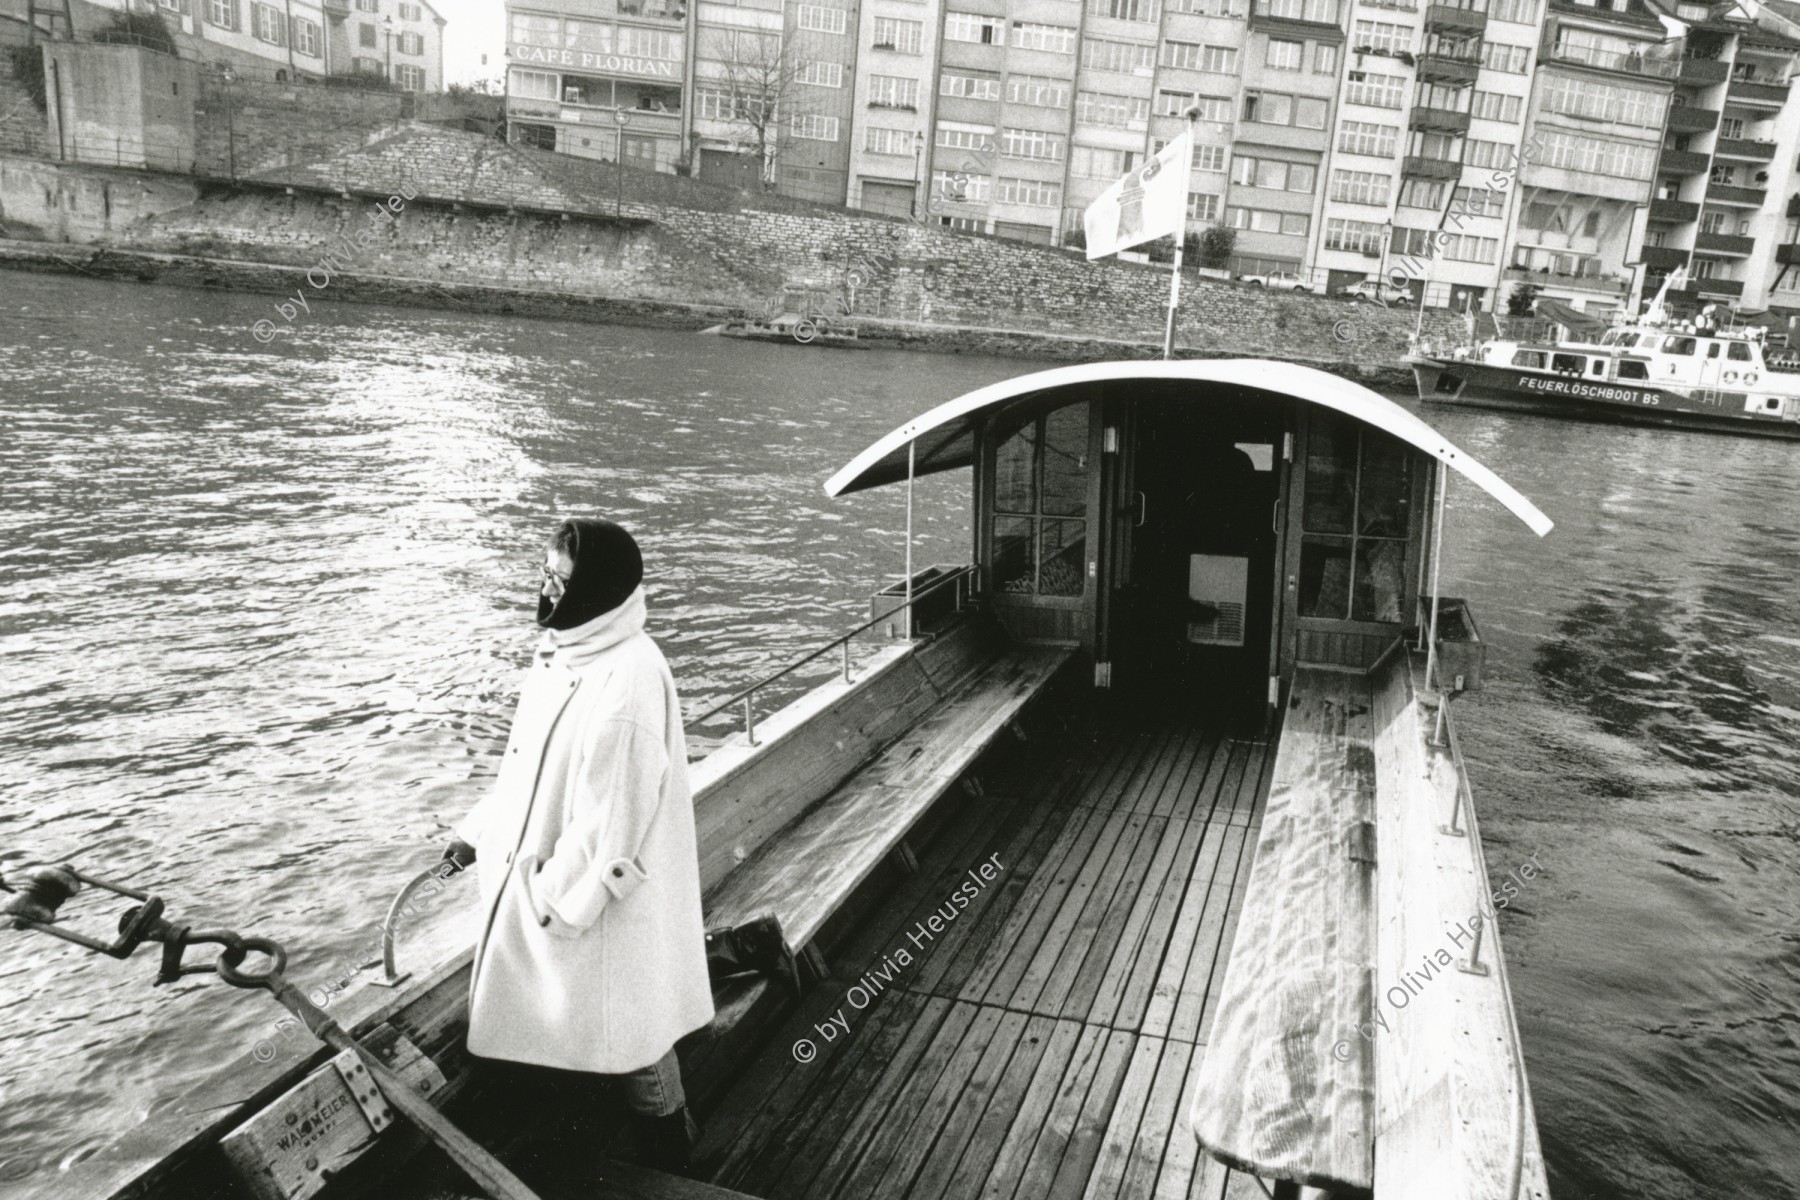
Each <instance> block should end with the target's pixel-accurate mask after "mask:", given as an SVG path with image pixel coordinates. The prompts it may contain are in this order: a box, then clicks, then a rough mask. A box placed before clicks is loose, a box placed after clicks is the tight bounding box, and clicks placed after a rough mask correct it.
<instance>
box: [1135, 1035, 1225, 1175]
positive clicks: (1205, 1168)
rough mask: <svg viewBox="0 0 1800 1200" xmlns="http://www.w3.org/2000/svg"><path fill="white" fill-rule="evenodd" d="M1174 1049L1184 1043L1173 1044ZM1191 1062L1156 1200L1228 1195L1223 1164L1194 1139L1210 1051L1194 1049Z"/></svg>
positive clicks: (1203, 1047)
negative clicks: (1196, 1111)
mask: <svg viewBox="0 0 1800 1200" xmlns="http://www.w3.org/2000/svg"><path fill="white" fill-rule="evenodd" d="M1170 1044H1171V1045H1181V1044H1182V1043H1178V1042H1172V1043H1170ZM1192 1049H1193V1053H1192V1057H1190V1058H1189V1059H1188V1069H1187V1078H1186V1079H1184V1080H1182V1085H1181V1104H1180V1106H1179V1107H1178V1108H1177V1109H1176V1110H1175V1114H1176V1115H1175V1130H1174V1132H1172V1133H1171V1134H1170V1135H1169V1149H1168V1153H1167V1154H1165V1155H1164V1157H1163V1165H1162V1171H1161V1172H1160V1173H1159V1174H1158V1175H1157V1177H1156V1191H1155V1192H1154V1193H1153V1200H1195V1198H1198V1197H1204V1198H1205V1200H1220V1198H1221V1197H1222V1196H1223V1195H1224V1194H1225V1176H1226V1174H1227V1173H1228V1172H1227V1170H1226V1167H1225V1165H1224V1164H1223V1163H1221V1162H1219V1161H1218V1160H1217V1159H1215V1158H1213V1157H1212V1156H1211V1155H1210V1154H1204V1153H1202V1152H1201V1150H1200V1143H1199V1141H1198V1140H1197V1139H1196V1138H1195V1137H1194V1126H1193V1120H1192V1117H1193V1112H1194V1096H1195V1091H1196V1089H1197V1088H1198V1087H1199V1086H1200V1068H1201V1066H1202V1065H1203V1064H1204V1063H1205V1061H1206V1047H1205V1046H1203V1045H1201V1046H1194V1047H1193V1048H1192Z"/></svg>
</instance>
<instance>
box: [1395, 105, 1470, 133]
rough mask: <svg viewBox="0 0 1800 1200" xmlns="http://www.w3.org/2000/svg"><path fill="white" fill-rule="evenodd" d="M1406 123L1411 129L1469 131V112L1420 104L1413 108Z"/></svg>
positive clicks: (1446, 131) (1449, 131)
mask: <svg viewBox="0 0 1800 1200" xmlns="http://www.w3.org/2000/svg"><path fill="white" fill-rule="evenodd" d="M1407 125H1408V126H1409V127H1410V128H1412V129H1430V130H1436V131H1438V132H1441V133H1467V132H1468V131H1469V114H1468V113H1466V112H1451V111H1450V110H1449V109H1447V108H1431V107H1430V106H1428V105H1423V104H1420V105H1416V106H1415V107H1414V108H1413V110H1412V115H1411V116H1410V117H1409V118H1408V119H1407Z"/></svg>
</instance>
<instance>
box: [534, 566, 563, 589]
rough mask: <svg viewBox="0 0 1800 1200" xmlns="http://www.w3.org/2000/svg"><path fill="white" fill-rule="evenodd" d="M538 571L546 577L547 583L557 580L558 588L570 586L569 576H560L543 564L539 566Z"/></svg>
mask: <svg viewBox="0 0 1800 1200" xmlns="http://www.w3.org/2000/svg"><path fill="white" fill-rule="evenodd" d="M538 571H539V572H540V573H541V574H542V575H543V576H544V582H545V583H549V582H550V581H551V580H555V581H556V586H557V587H560V588H566V587H568V586H569V579H570V576H568V575H558V574H557V573H556V572H555V571H552V570H551V569H550V568H549V567H546V566H544V565H543V564H542V563H539V564H538Z"/></svg>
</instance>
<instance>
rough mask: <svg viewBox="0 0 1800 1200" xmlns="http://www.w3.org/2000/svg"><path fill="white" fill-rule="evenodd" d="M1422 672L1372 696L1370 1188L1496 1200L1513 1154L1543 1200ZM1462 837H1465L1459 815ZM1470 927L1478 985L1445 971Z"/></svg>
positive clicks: (1448, 765) (1493, 954)
mask: <svg viewBox="0 0 1800 1200" xmlns="http://www.w3.org/2000/svg"><path fill="white" fill-rule="evenodd" d="M1421 666H1422V663H1421V662H1420V661H1419V660H1418V657H1417V656H1415V655H1411V654H1403V655H1401V656H1398V657H1397V658H1396V659H1395V660H1394V662H1393V665H1392V667H1391V668H1390V669H1388V670H1386V671H1384V673H1383V675H1382V678H1381V681H1380V684H1379V686H1378V687H1377V689H1376V695H1375V703H1376V713H1375V724H1376V729H1377V733H1376V736H1375V775H1376V779H1377V781H1378V787H1377V798H1376V804H1375V810H1376V811H1375V820H1376V838H1377V843H1378V845H1379V847H1380V855H1381V870H1380V872H1379V874H1378V884H1377V898H1376V910H1377V920H1378V924H1379V930H1380V932H1379V936H1378V938H1377V946H1378V949H1379V953H1378V956H1377V960H1376V965H1375V974H1376V991H1375V995H1374V997H1373V1003H1374V1005H1376V1006H1378V1007H1376V1008H1375V1010H1374V1014H1373V1015H1375V1016H1379V1017H1381V1018H1382V1020H1383V1021H1385V1023H1386V1026H1387V1027H1386V1028H1385V1029H1382V1028H1380V1027H1379V1025H1376V1026H1374V1027H1373V1030H1372V1031H1373V1033H1374V1039H1375V1041H1376V1044H1377V1048H1378V1053H1377V1054H1376V1063H1377V1070H1376V1085H1375V1090H1376V1112H1375V1128H1376V1131H1377V1132H1376V1145H1377V1154H1376V1175H1375V1185H1376V1188H1377V1189H1378V1191H1381V1192H1382V1194H1383V1195H1384V1196H1388V1195H1391V1196H1394V1197H1396V1198H1399V1200H1406V1198H1408V1197H1412V1196H1417V1195H1419V1194H1421V1193H1420V1191H1419V1188H1418V1186H1417V1184H1416V1183H1414V1182H1412V1181H1411V1178H1410V1177H1411V1176H1413V1175H1416V1174H1417V1173H1419V1172H1421V1171H1424V1172H1427V1173H1428V1174H1429V1175H1430V1177H1431V1178H1433V1179H1434V1180H1436V1181H1437V1183H1438V1186H1437V1188H1436V1189H1435V1192H1434V1194H1435V1195H1438V1196H1444V1197H1450V1198H1452V1200H1459V1198H1474V1197H1481V1196H1490V1195H1497V1194H1500V1193H1501V1192H1503V1191H1504V1190H1505V1181H1506V1180H1507V1178H1508V1176H1509V1174H1510V1172H1511V1170H1512V1166H1513V1152H1514V1147H1515V1144H1518V1145H1520V1146H1521V1147H1522V1158H1523V1160H1524V1161H1523V1167H1522V1183H1521V1187H1520V1195H1521V1196H1528V1197H1534V1198H1537V1200H1543V1198H1544V1197H1546V1196H1547V1194H1548V1186H1547V1183H1546V1181H1545V1173H1544V1166H1543V1160H1542V1152H1541V1149H1540V1147H1539V1146H1538V1143H1537V1137H1536V1124H1537V1122H1536V1117H1535V1114H1534V1113H1533V1111H1532V1105H1531V1097H1530V1087H1529V1083H1528V1082H1525V1081H1524V1080H1523V1078H1522V1068H1520V1067H1519V1066H1517V1065H1516V1058H1515V1056H1516V1055H1517V1054H1519V1053H1522V1050H1521V1049H1520V1048H1518V1047H1515V1046H1514V1045H1513V1038H1512V1028H1511V1024H1510V1022H1509V1020H1508V997H1507V996H1506V992H1505V986H1504V984H1503V983H1502V976H1501V974H1500V972H1499V970H1498V967H1497V965H1496V963H1497V961H1498V960H1499V956H1500V955H1501V946H1500V939H1499V936H1498V930H1497V928H1495V926H1494V924H1493V922H1492V921H1491V920H1488V919H1487V918H1489V917H1491V916H1492V915H1493V911H1494V910H1493V906H1492V902H1491V900H1490V899H1489V898H1488V897H1485V896H1484V895H1482V890H1481V886H1480V880H1481V875H1480V871H1479V868H1478V866H1477V863H1476V857H1475V856H1476V855H1478V854H1481V853H1482V848H1481V846H1480V845H1478V844H1476V839H1475V838H1474V837H1473V836H1470V835H1467V834H1465V835H1464V836H1460V837H1458V836H1446V835H1444V834H1442V833H1441V832H1439V828H1438V827H1439V825H1441V824H1442V823H1444V822H1446V821H1447V819H1448V816H1449V813H1450V810H1451V805H1452V802H1453V800H1454V797H1455V795H1456V789H1457V787H1458V786H1459V781H1458V776H1457V768H1456V763H1455V762H1454V761H1453V759H1452V757H1451V756H1450V755H1449V754H1447V753H1442V752H1439V751H1435V750H1430V751H1428V750H1427V748H1426V746H1425V738H1426V735H1427V733H1428V731H1429V727H1430V725H1431V723H1432V722H1433V720H1434V717H1435V713H1434V712H1433V710H1431V709H1430V708H1429V707H1428V706H1426V705H1424V704H1421V702H1420V700H1419V699H1418V696H1417V686H1416V679H1415V676H1414V672H1415V671H1417V670H1419V669H1420V668H1421ZM1462 827H1463V828H1464V829H1465V830H1466V829H1467V828H1468V823H1467V818H1466V817H1465V818H1464V819H1463V821H1462ZM1517 865H1518V864H1516V863H1508V864H1506V866H1507V868H1508V869H1513V868H1515V867H1516V866H1517ZM1477 921H1481V922H1483V925H1484V927H1483V929H1482V938H1483V942H1482V959H1483V961H1484V962H1485V963H1487V964H1488V972H1489V973H1488V974H1486V975H1474V974H1468V973H1465V972H1463V971H1460V970H1458V969H1457V968H1456V966H1455V964H1456V962H1457V961H1458V960H1460V959H1462V958H1465V957H1466V956H1467V953H1468V950H1469V945H1470V942H1471V940H1472V930H1473V927H1474V924H1475V923H1476V922H1477ZM1396 997H1397V998H1396ZM1402 1000H1403V1001H1404V1003H1402V1002H1401V1001H1402ZM1354 1040H1356V1041H1359V1042H1360V1041H1362V1040H1363V1039H1362V1038H1361V1037H1360V1036H1356V1037H1354ZM1521 1099H1522V1100H1523V1118H1522V1123H1519V1122H1520V1116H1519V1111H1520V1102H1521ZM1515 1131H1516V1132H1515ZM1515 1138H1517V1139H1518V1140H1517V1142H1515Z"/></svg>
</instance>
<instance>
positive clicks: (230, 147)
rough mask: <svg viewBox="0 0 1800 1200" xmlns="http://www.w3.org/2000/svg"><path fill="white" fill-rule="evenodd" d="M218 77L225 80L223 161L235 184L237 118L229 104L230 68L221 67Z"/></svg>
mask: <svg viewBox="0 0 1800 1200" xmlns="http://www.w3.org/2000/svg"><path fill="white" fill-rule="evenodd" d="M219 75H220V76H221V77H222V78H223V79H224V80H225V161H226V163H227V164H228V166H229V169H230V171H231V182H233V183H236V182H237V118H236V113H235V112H234V110H233V106H232V102H231V78H232V75H231V68H230V67H229V66H226V67H221V68H220V69H219Z"/></svg>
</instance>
